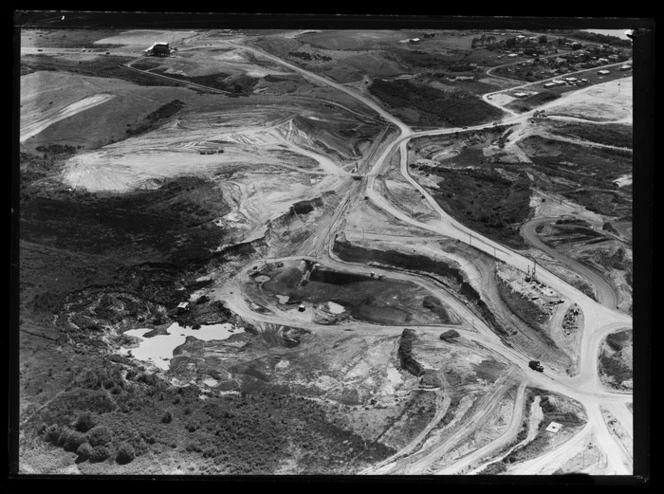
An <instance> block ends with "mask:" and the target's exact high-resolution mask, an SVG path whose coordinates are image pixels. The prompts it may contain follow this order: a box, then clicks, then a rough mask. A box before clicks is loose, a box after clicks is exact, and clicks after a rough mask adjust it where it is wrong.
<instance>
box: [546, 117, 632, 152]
mask: <svg viewBox="0 0 664 494" xmlns="http://www.w3.org/2000/svg"><path fill="white" fill-rule="evenodd" d="M551 122H552V123H553V125H552V127H551V128H550V129H549V131H553V133H554V134H558V135H561V136H565V137H572V138H576V139H582V140H584V141H590V142H596V143H599V144H608V145H609V146H617V147H623V148H629V149H631V148H632V145H633V142H632V140H633V130H632V126H631V125H626V124H625V125H623V124H602V125H594V124H586V123H577V122H565V123H559V122H553V121H551Z"/></svg>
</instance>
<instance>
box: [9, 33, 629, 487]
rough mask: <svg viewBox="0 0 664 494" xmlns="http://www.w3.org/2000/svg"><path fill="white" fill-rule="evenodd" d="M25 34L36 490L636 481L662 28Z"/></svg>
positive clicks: (27, 382)
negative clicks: (518, 478)
mask: <svg viewBox="0 0 664 494" xmlns="http://www.w3.org/2000/svg"><path fill="white" fill-rule="evenodd" d="M20 34H21V47H20V50H21V51H20V191H19V193H20V238H19V260H20V287H19V288H20V305H19V308H18V309H19V312H20V327H19V330H20V332H19V335H20V356H19V358H20V364H19V367H20V376H19V389H20V403H19V408H20V413H19V415H20V424H19V426H20V441H19V443H20V444H19V448H20V454H19V470H20V472H21V473H28V474H79V473H81V474H128V475H129V474H141V475H145V474H148V475H161V474H187V475H190V474H195V475H219V474H221V475H238V474H277V475H300V474H307V475H308V474H332V475H349V474H350V475H429V474H440V475H495V474H500V475H522V474H526V475H528V474H539V475H548V474H564V473H587V474H591V475H630V474H631V473H632V471H633V427H632V421H633V420H632V388H633V376H632V262H633V259H632V100H631V95H632V72H631V63H632V60H631V44H630V43H631V41H629V40H627V39H622V38H618V37H612V36H606V37H602V36H601V35H590V33H588V32H585V31H573V30H567V31H562V30H555V29H551V30H546V31H545V32H539V33H533V32H528V31H522V30H505V29H486V30H472V31H471V30H437V29H424V30H417V29H412V30H411V29H404V30H336V31H335V30H308V29H301V30H278V29H274V30H262V31H260V30H245V29H188V28H183V29H179V30H176V29H170V30H150V29H117V28H115V29H110V28H107V29H102V28H98V27H97V28H94V29H75V28H70V29H64V28H58V27H57V24H52V25H49V27H43V26H42V27H24V28H22V29H21V33H20ZM533 362H535V363H533Z"/></svg>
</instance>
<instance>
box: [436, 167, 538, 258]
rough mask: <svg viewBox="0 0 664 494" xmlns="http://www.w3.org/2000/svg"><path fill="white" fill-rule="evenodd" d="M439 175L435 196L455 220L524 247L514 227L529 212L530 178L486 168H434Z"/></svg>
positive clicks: (497, 238)
mask: <svg viewBox="0 0 664 494" xmlns="http://www.w3.org/2000/svg"><path fill="white" fill-rule="evenodd" d="M431 173H432V174H436V175H437V176H439V177H441V179H442V180H440V181H439V182H438V188H437V189H431V190H430V193H431V194H433V197H434V199H436V201H437V202H438V203H439V204H440V205H441V207H443V208H444V209H445V210H446V211H448V212H449V213H450V214H451V215H452V216H454V217H455V218H456V219H457V220H459V221H460V222H462V223H463V224H465V225H467V226H468V227H470V228H472V229H474V230H477V231H479V232H481V233H483V234H484V235H487V236H488V237H490V238H492V239H494V240H496V241H498V242H503V243H505V244H506V245H509V246H510V247H514V248H517V249H519V248H524V247H525V244H524V241H523V239H522V238H521V236H520V235H519V233H518V229H517V228H514V227H515V226H517V225H519V224H520V223H521V222H522V221H523V220H525V219H526V218H527V217H528V214H529V213H530V206H529V204H530V181H529V180H528V178H527V177H525V176H523V177H522V178H520V179H519V180H517V181H516V182H512V181H510V180H507V179H505V178H503V177H502V176H500V175H499V174H498V173H496V172H493V171H488V170H480V169H470V170H440V169H439V170H437V169H435V168H434V169H432V170H431Z"/></svg>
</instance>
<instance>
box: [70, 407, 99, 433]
mask: <svg viewBox="0 0 664 494" xmlns="http://www.w3.org/2000/svg"><path fill="white" fill-rule="evenodd" d="M94 426H95V421H94V419H93V418H92V414H91V413H90V412H83V413H82V414H80V415H79V416H78V417H77V418H76V423H75V424H74V429H76V430H77V431H78V432H88V431H89V430H90V429H92V428H93V427H94Z"/></svg>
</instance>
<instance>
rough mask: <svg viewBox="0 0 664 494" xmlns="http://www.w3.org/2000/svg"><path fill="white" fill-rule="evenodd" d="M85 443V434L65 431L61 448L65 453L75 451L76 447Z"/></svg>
mask: <svg viewBox="0 0 664 494" xmlns="http://www.w3.org/2000/svg"><path fill="white" fill-rule="evenodd" d="M85 442H86V438H85V434H83V433H82V432H78V431H72V430H67V431H66V432H65V440H64V443H63V445H62V446H63V447H64V449H65V451H76V450H77V449H78V447H79V446H80V445H81V444H83V443H85Z"/></svg>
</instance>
